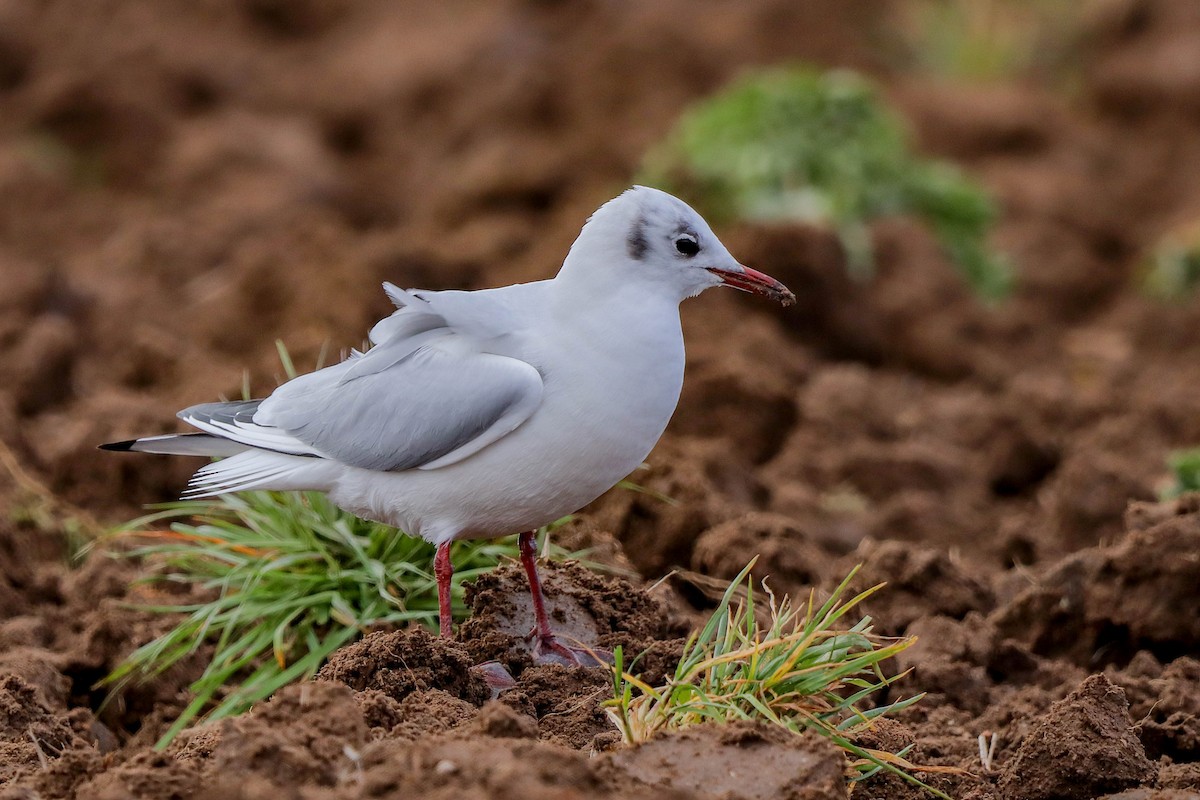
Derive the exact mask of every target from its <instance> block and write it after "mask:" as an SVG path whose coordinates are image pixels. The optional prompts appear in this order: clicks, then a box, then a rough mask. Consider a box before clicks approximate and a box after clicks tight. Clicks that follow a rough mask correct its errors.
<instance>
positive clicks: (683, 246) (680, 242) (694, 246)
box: [675, 233, 700, 258]
mask: <svg viewBox="0 0 1200 800" xmlns="http://www.w3.org/2000/svg"><path fill="white" fill-rule="evenodd" d="M675 249H676V250H678V251H679V252H680V253H682V254H683V255H685V256H687V257H688V258H691V257H692V256H694V255H696V253H699V252H700V243H699V242H697V241H696V237H695V236H692V235H691V234H690V233H685V234H684V235H683V236H680V237H679V238H678V239H676V240H675Z"/></svg>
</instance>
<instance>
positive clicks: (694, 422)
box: [0, 0, 1200, 574]
mask: <svg viewBox="0 0 1200 800" xmlns="http://www.w3.org/2000/svg"><path fill="white" fill-rule="evenodd" d="M764 69H767V70H769V71H768V72H763V70H764ZM1198 132H1200V5H1197V4H1196V3H1195V2H1193V1H1192V0H1089V2H1078V3H1073V2H1052V1H1051V0H979V1H978V2H972V3H954V2H942V1H941V0H892V1H891V2H884V1H883V0H812V1H810V2H804V3H796V2H790V1H785V2H771V1H769V0H761V1H759V0H755V1H749V0H747V2H739V3H736V4H735V3H725V2H704V1H701V0H686V2H685V1H684V0H679V1H675V0H664V2H654V3H622V2H615V1H613V0H577V1H574V2H571V1H568V2H550V1H549V0H541V1H538V0H524V1H523V2H516V1H515V0H513V1H512V2H495V3H477V2H441V3H415V2H413V3H410V2H403V3H397V2H383V1H382V0H361V1H358V2H355V1H352V0H221V1H218V0H186V1H185V0H156V2H153V3H145V2H132V1H131V2H118V1H116V0H89V1H88V2H34V0H2V1H0V286H2V289H3V290H2V291H0V441H2V442H3V445H4V448H5V451H6V453H7V456H6V464H8V465H9V466H8V468H7V472H8V473H13V469H14V468H13V466H12V465H13V464H19V465H21V466H20V469H21V470H22V471H23V473H24V474H23V477H21V480H19V481H17V482H16V484H14V485H17V484H19V485H20V486H25V487H28V486H31V485H34V484H37V485H40V486H41V487H43V488H45V489H47V490H48V491H49V493H50V494H52V495H53V497H54V498H56V499H55V501H54V502H59V503H63V504H65V506H63V507H64V508H65V509H67V510H66V511H65V512H63V513H67V514H70V513H73V512H72V511H71V509H77V510H86V513H88V514H91V515H95V516H98V517H100V518H102V519H106V520H115V519H119V518H122V517H127V516H129V515H131V514H133V513H135V512H136V510H137V508H138V507H139V506H140V505H141V504H143V503H146V502H153V501H161V500H164V499H169V498H172V497H174V496H176V495H177V493H178V491H179V490H180V488H181V487H182V486H183V483H184V481H185V480H186V477H187V475H188V474H189V472H190V470H191V469H192V468H194V466H195V465H194V464H190V463H184V462H185V461H186V460H181V459H172V460H168V459H154V458H144V459H138V458H128V459H122V458H115V457H112V456H105V455H102V454H100V453H97V452H96V451H95V449H94V448H95V445H96V444H97V443H99V442H103V441H107V440H111V439H116V438H125V437H128V436H131V435H136V434H149V433H154V432H160V431H167V430H175V429H177V428H176V426H175V423H174V419H173V414H174V411H175V410H177V409H178V408H181V407H183V406H186V405H189V404H191V403H195V402H201V401H207V400H213V399H217V398H218V397H219V396H225V397H236V396H239V395H240V394H241V393H242V391H243V387H244V385H249V387H250V389H251V391H252V393H254V394H262V393H264V392H266V391H268V390H269V389H270V387H271V386H273V385H274V384H275V383H276V382H277V381H278V380H279V378H280V376H281V375H282V373H283V370H282V369H281V367H280V365H279V360H278V356H277V354H276V349H275V345H274V342H275V341H276V340H281V341H283V342H284V343H285V344H286V345H287V347H288V348H289V349H290V351H291V353H292V355H293V357H294V359H295V361H296V363H297V365H298V367H299V368H300V369H301V370H307V369H311V368H312V367H313V366H314V365H315V364H316V363H317V362H318V360H319V359H321V358H324V360H325V361H326V362H328V361H329V360H330V359H334V358H337V357H338V354H339V353H340V352H342V351H343V350H344V349H346V348H348V347H351V346H356V345H358V344H359V343H360V342H361V340H362V337H363V336H364V334H365V331H366V330H367V328H368V327H369V325H370V324H371V322H372V321H373V320H375V319H376V318H378V317H379V316H381V315H383V314H385V313H387V311H388V304H387V302H386V299H385V297H384V296H383V293H382V292H381V291H380V290H379V288H378V287H379V283H380V282H381V281H383V280H390V281H394V282H396V283H398V284H400V285H403V286H419V287H426V288H452V287H453V288H458V287H467V288H477V287H485V286H491V285H498V284H504V283H510V282H514V281H522V280H532V279H539V278H543V277H549V276H551V275H552V274H553V273H554V272H555V270H556V269H557V267H558V265H559V263H560V262H561V259H562V257H563V255H564V253H565V252H566V249H567V247H568V246H569V244H570V242H571V241H572V240H573V238H574V236H575V235H576V233H577V232H578V229H579V227H580V225H581V224H582V222H583V220H584V219H585V218H586V216H587V215H588V214H589V213H590V212H591V211H592V210H593V209H594V208H596V207H597V206H598V205H599V204H600V203H602V202H603V201H605V200H607V199H609V198H610V197H612V196H614V195H615V194H617V193H618V192H620V191H621V190H622V189H623V188H625V187H626V186H627V185H629V184H630V183H631V182H632V181H635V180H648V181H651V182H654V183H655V184H656V185H662V186H667V187H668V188H672V189H674V190H676V191H678V192H679V193H680V194H682V195H683V196H685V197H686V198H687V199H689V200H690V201H691V202H693V203H694V204H695V205H696V206H697V207H698V208H699V210H701V211H702V213H706V214H709V215H710V216H711V217H712V218H713V221H714V224H715V226H716V227H717V229H718V231H719V232H720V233H721V235H722V237H723V239H725V241H726V243H727V244H728V245H729V247H730V249H731V250H732V252H734V253H735V254H736V255H737V256H738V257H739V258H741V259H742V260H743V261H744V262H746V263H748V264H751V265H753V266H755V267H757V268H758V269H761V270H764V271H767V272H770V273H772V274H775V275H776V276H777V277H779V278H781V279H782V280H784V281H785V282H786V283H788V284H789V285H791V286H792V288H793V289H795V290H796V292H797V294H798V295H800V298H801V300H800V304H799V307H798V309H789V310H787V311H781V312H780V311H775V310H772V309H770V308H767V307H765V304H754V303H745V304H743V301H742V299H741V298H738V297H734V296H733V295H732V293H715V292H714V293H709V296H706V297H704V298H702V299H700V300H698V301H695V302H693V303H690V304H689V305H688V306H686V307H685V312H684V316H685V320H686V325H687V329H688V337H689V339H688V341H689V357H690V366H689V370H690V371H689V378H688V385H687V388H686V390H685V396H684V399H683V404H682V406H681V409H680V412H679V414H678V416H677V419H676V421H675V422H674V423H673V426H672V428H671V430H670V432H669V434H668V436H667V438H666V439H665V440H664V443H663V445H662V446H661V447H660V448H659V450H658V451H657V452H656V455H655V456H654V458H653V459H652V471H651V474H650V475H649V476H648V477H647V478H646V480H647V482H648V483H650V484H652V485H655V486H660V487H661V488H662V490H664V491H667V492H668V493H669V494H671V495H672V496H676V497H679V498H680V499H682V500H684V501H687V502H685V504H684V505H685V506H687V507H686V509H683V510H681V509H679V508H675V507H661V504H660V506H655V507H653V508H651V509H650V510H648V511H643V512H640V513H633V512H632V511H631V504H636V503H638V502H642V501H640V500H637V499H630V498H627V497H623V498H619V499H616V500H612V499H610V500H608V501H601V502H600V504H599V505H598V506H597V508H596V509H595V510H594V514H593V518H594V519H595V520H596V521H597V523H598V524H601V525H607V526H608V527H609V528H611V529H612V530H613V531H614V532H615V533H617V534H618V535H619V536H620V537H622V538H623V539H624V540H625V541H626V543H627V544H629V543H630V542H635V543H636V542H639V541H640V540H641V539H653V541H654V542H655V544H654V546H653V547H642V546H639V547H638V548H637V552H638V553H640V555H639V556H638V557H639V558H640V559H641V563H639V564H638V566H639V567H641V568H642V569H643V570H644V571H645V572H646V574H651V573H654V572H655V571H656V570H660V569H663V568H666V567H668V566H670V565H672V564H676V563H684V564H692V565H694V566H697V567H706V568H712V569H716V568H717V567H719V565H714V564H709V563H707V562H706V561H705V558H710V560H711V559H715V558H716V557H717V556H716V555H714V554H710V556H704V554H703V552H700V554H699V555H698V554H697V552H694V547H693V542H694V541H695V540H696V539H697V537H699V536H700V535H701V534H702V533H703V532H705V531H708V530H710V529H712V528H713V527H714V526H717V525H719V524H720V523H722V522H724V521H726V520H729V519H732V518H737V517H738V516H739V515H744V514H747V513H758V512H770V513H775V514H779V515H783V516H784V517H786V518H787V519H790V520H793V521H795V524H799V525H802V526H804V527H805V530H806V531H807V535H809V536H810V537H812V538H813V539H814V541H816V542H818V543H819V544H820V545H821V547H824V548H825V549H826V550H827V551H829V552H833V553H835V554H836V553H842V552H846V551H848V550H850V549H852V548H853V547H854V546H856V545H857V543H858V542H859V541H861V540H862V539H863V538H864V537H868V536H879V537H890V538H900V539H908V540H911V541H918V540H921V541H927V542H930V543H932V544H934V545H935V546H937V547H947V548H955V547H962V546H963V545H964V543H974V542H975V541H976V540H977V539H978V538H979V537H980V536H983V537H984V538H985V539H986V541H985V542H984V543H981V544H971V547H970V548H969V557H972V558H979V559H981V560H986V561H988V562H990V563H993V564H996V565H1008V564H1011V563H1018V562H1020V563H1028V562H1031V561H1036V560H1038V559H1040V558H1042V557H1044V556H1045V555H1047V554H1054V553H1061V552H1066V551H1069V550H1071V549H1073V548H1076V547H1080V546H1083V545H1086V544H1090V543H1094V542H1096V541H1098V540H1100V539H1101V538H1103V537H1104V536H1106V535H1110V534H1112V533H1113V532H1114V531H1117V530H1119V528H1120V524H1121V523H1120V518H1121V514H1122V513H1123V509H1124V506H1125V501H1126V500H1127V499H1128V498H1130V497H1133V498H1138V497H1143V498H1149V497H1153V496H1154V495H1155V493H1156V492H1157V491H1158V490H1159V488H1160V484H1161V482H1162V481H1163V480H1164V479H1165V477H1166V468H1165V466H1164V464H1165V462H1164V458H1165V456H1166V454H1167V453H1168V452H1170V451H1171V450H1172V449H1175V448H1180V447H1184V446H1186V445H1189V444H1194V443H1196V442H1200V397H1198V396H1197V395H1198V393H1197V392H1196V391H1195V387H1196V386H1197V385H1200V381H1198V379H1200V329H1198V328H1197V325H1196V323H1197V320H1198V314H1200V304H1198V303H1197V300H1196V298H1195V296H1194V292H1193V284H1194V283H1195V282H1196V280H1197V255H1196V254H1197V249H1196V248H1197V245H1198V244H1200V233H1198V231H1200V228H1198V227H1197V224H1198V223H1200V136H1198V135H1197V134H1198ZM822 137H823V138H822ZM813 142H817V143H818V145H819V146H817V145H814V144H813ZM806 148H807V150H806ZM322 354H324V355H322ZM748 409H752V410H753V413H747V410H748ZM701 412H703V413H701ZM13 474H15V473H13ZM13 474H6V477H5V478H4V480H10V481H11V480H14V479H13ZM31 481H32V483H31ZM22 491H23V490H22ZM17 496H20V497H23V496H24V495H21V494H20V493H18V495H17ZM14 502H15V503H16V505H18V506H20V505H21V504H22V503H25V504H32V505H36V504H37V503H44V502H48V501H46V500H45V498H43V499H42V500H34V499H27V500H20V501H19V502H18V501H14ZM764 536H766V534H764ZM768 538H769V537H768ZM701 550H702V548H701ZM741 555H742V554H740V553H738V554H736V555H734V556H731V561H730V564H731V565H732V564H733V563H734V562H736V563H738V564H741V563H744V561H745V559H744V558H741ZM738 559H741V560H740V561H738ZM730 568H732V567H730ZM718 571H719V570H718ZM734 571H736V568H734Z"/></svg>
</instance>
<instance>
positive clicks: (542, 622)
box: [517, 531, 554, 639]
mask: <svg viewBox="0 0 1200 800" xmlns="http://www.w3.org/2000/svg"><path fill="white" fill-rule="evenodd" d="M517 550H518V551H519V552H520V553H521V566H523V567H525V575H526V577H528V578H529V591H530V593H531V594H532V595H533V618H534V621H535V625H536V627H535V628H534V629H533V632H534V633H535V634H536V635H537V636H538V638H543V639H544V638H546V637H548V636H550V637H552V636H554V632H553V631H551V630H550V618H549V617H548V616H546V597H545V595H543V594H542V579H541V578H539V577H538V571H537V534H536V532H534V531H526V532H525V533H522V534H521V535H520V536H518V537H517Z"/></svg>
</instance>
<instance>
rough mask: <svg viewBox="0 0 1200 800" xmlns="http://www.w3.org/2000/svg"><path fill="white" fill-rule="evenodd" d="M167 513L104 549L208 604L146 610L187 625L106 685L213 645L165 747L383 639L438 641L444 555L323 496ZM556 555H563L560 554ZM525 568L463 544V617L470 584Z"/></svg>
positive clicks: (264, 495) (189, 504)
mask: <svg viewBox="0 0 1200 800" xmlns="http://www.w3.org/2000/svg"><path fill="white" fill-rule="evenodd" d="M156 508H157V510H156V511H155V512H154V513H152V514H149V515H147V516H144V517H142V518H141V519H138V520H135V521H133V522H132V523H130V524H129V525H127V526H124V527H123V528H122V529H121V530H118V531H116V532H113V533H110V534H108V535H107V536H105V537H104V538H103V539H102V540H101V541H100V543H101V544H106V545H112V544H115V543H117V542H121V543H127V544H128V545H129V546H128V547H124V548H119V549H118V548H111V547H110V549H113V551H114V552H115V553H117V554H118V555H121V556H128V557H136V558H142V559H145V560H146V561H147V563H149V564H151V565H154V566H155V567H156V569H155V571H154V572H153V574H151V575H150V576H149V577H148V578H146V579H145V581H146V582H148V583H154V582H160V583H161V582H166V583H173V584H186V585H188V586H190V587H194V588H195V589H198V590H199V593H198V594H199V596H201V597H205V598H206V599H202V600H197V601H195V602H191V603H185V604H177V603H174V602H168V603H164V604H160V605H143V606H138V607H139V608H142V609H145V610H148V611H155V612H161V613H169V614H178V615H182V618H181V619H180V621H179V622H178V624H176V625H175V626H174V627H173V628H172V629H171V630H170V631H168V632H167V633H165V634H163V635H162V636H160V637H158V638H157V639H155V640H154V641H152V642H150V643H148V644H146V645H144V646H142V647H140V648H138V649H137V650H136V651H134V652H133V653H132V654H131V655H130V656H129V658H128V659H126V661H125V662H124V663H122V664H121V665H120V666H119V667H118V668H117V669H116V670H115V671H114V672H113V673H112V674H111V675H109V676H108V677H107V678H106V679H105V683H106V684H108V685H109V686H110V687H111V689H112V693H114V694H115V693H117V692H119V691H120V689H121V688H122V687H124V686H125V685H127V684H128V683H129V682H130V681H134V680H146V679H148V678H151V677H154V676H155V675H159V674H161V673H162V672H164V671H165V670H167V669H170V668H171V667H172V666H173V665H175V664H177V663H178V662H180V661H181V660H182V659H184V658H186V657H187V656H189V655H191V654H193V653H195V652H197V651H199V650H201V648H203V647H205V646H206V644H208V643H211V644H212V646H213V652H212V656H211V658H210V660H209V662H208V665H207V667H206V668H205V670H204V673H203V674H202V675H201V676H200V678H199V679H197V680H196V681H195V682H194V683H192V685H191V686H190V687H189V688H190V690H191V692H192V695H193V699H192V701H191V703H190V704H189V705H188V707H187V708H186V710H185V711H184V712H183V714H182V715H181V716H180V717H179V719H177V720H176V721H175V723H174V724H173V725H172V726H171V727H170V729H169V730H168V731H167V732H166V733H165V734H164V735H163V737H162V738H161V739H160V740H159V742H158V744H157V746H158V747H160V748H161V747H165V746H166V745H167V744H168V743H170V741H171V740H172V739H173V738H174V737H175V736H176V735H177V734H178V733H179V732H180V731H181V730H183V729H184V728H185V727H187V726H188V725H189V724H191V723H193V722H194V721H196V720H197V719H198V718H199V717H200V716H202V715H205V716H207V717H208V718H209V719H220V718H222V717H227V716H231V715H234V714H238V713H241V712H243V711H245V710H246V709H248V708H249V707H250V706H251V705H252V704H254V703H256V702H258V701H260V700H263V699H265V698H267V697H269V696H271V695H272V694H273V693H275V692H276V691H277V690H278V689H280V688H282V687H283V686H285V685H287V684H289V683H291V682H293V681H296V680H300V679H303V678H306V677H309V676H312V675H313V674H315V673H316V672H317V670H318V669H320V667H321V665H322V664H324V663H325V660H326V659H327V658H328V656H329V655H330V654H331V653H332V652H333V651H334V650H336V649H337V648H339V647H341V646H342V645H344V644H347V643H348V642H350V641H352V640H354V639H355V638H357V637H358V636H360V635H361V634H362V633H364V632H365V631H367V630H368V629H370V628H372V627H374V626H380V625H397V624H405V623H419V624H422V625H426V626H429V627H431V628H436V625H437V612H438V605H437V581H436V579H435V578H434V576H433V574H432V571H431V570H432V564H433V557H434V552H435V548H434V546H433V545H432V544H429V543H428V542H425V541H424V540H422V539H416V538H413V537H410V536H405V535H403V534H401V533H400V532H399V531H397V530H396V529H394V528H391V527H388V526H386V525H381V524H379V523H374V522H367V521H365V520H362V519H359V518H358V517H355V516H354V515H352V514H349V513H347V512H345V511H342V510H341V509H339V508H338V507H337V506H335V505H334V504H333V503H332V502H330V501H329V499H328V498H327V497H325V495H323V494H321V493H319V492H305V493H298V492H244V493H241V494H238V495H225V496H221V497H219V498H215V499H211V500H185V501H180V502H176V503H167V504H164V505H161V506H157V507H156ZM164 523H167V525H168V526H167V527H166V528H163V524H164ZM550 527H555V526H550ZM545 532H546V531H543V535H544V534H545ZM550 553H551V555H552V556H558V557H561V556H562V555H564V554H563V551H561V550H560V549H556V548H554V547H552V546H551V547H550ZM516 557H517V548H516V545H515V543H514V542H513V540H511V539H505V540H484V541H468V542H461V543H458V544H456V545H455V550H454V561H455V573H454V583H453V587H454V599H455V602H456V609H455V611H456V615H457V616H458V617H462V616H463V615H464V613H465V612H464V609H462V608H461V601H462V591H463V590H462V584H463V582H464V581H468V580H471V579H472V578H474V577H476V576H478V575H479V574H481V573H483V572H487V571H489V570H491V569H493V568H494V567H495V566H496V565H497V564H499V563H500V562H501V561H502V560H504V559H509V558H516ZM168 596H169V595H168ZM193 596H195V595H193ZM110 696H111V695H110ZM206 710H207V714H205V712H206Z"/></svg>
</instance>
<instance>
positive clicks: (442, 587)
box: [433, 542, 454, 639]
mask: <svg viewBox="0 0 1200 800" xmlns="http://www.w3.org/2000/svg"><path fill="white" fill-rule="evenodd" d="M433 575H434V577H436V578H437V585H438V629H439V630H440V631H441V634H442V638H443V639H450V638H452V637H453V636H454V618H453V617H452V616H451V614H450V578H451V576H453V575H454V565H453V564H451V563H450V543H449V542H443V543H442V544H439V545H438V548H437V555H436V556H434V557H433Z"/></svg>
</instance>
